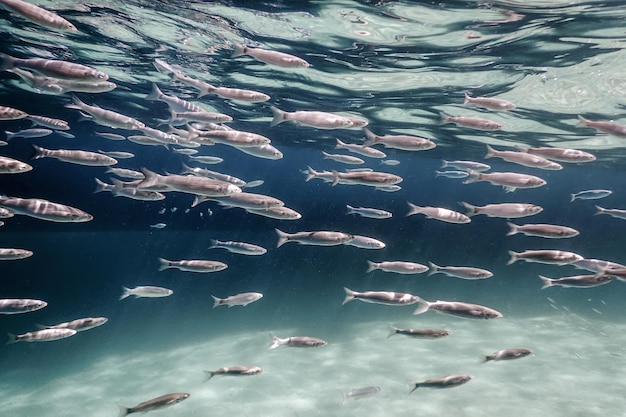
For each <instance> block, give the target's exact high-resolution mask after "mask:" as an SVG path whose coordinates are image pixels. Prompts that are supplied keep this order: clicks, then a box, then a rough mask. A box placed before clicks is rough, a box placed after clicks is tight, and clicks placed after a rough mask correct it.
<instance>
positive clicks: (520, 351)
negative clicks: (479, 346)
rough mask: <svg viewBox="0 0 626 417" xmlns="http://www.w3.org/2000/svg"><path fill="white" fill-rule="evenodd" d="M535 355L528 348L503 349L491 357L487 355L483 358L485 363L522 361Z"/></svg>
mask: <svg viewBox="0 0 626 417" xmlns="http://www.w3.org/2000/svg"><path fill="white" fill-rule="evenodd" d="M533 353H534V352H533V351H532V350H531V349H526V348H514V349H503V350H499V351H497V352H494V353H492V354H491V355H485V356H484V357H483V363H484V362H489V361H508V360H512V359H520V358H525V357H526V356H530V355H532V354H533Z"/></svg>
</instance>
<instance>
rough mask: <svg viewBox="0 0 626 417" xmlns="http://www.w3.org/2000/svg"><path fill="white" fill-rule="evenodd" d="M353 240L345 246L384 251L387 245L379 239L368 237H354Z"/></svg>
mask: <svg viewBox="0 0 626 417" xmlns="http://www.w3.org/2000/svg"><path fill="white" fill-rule="evenodd" d="M352 237H353V239H352V240H351V241H349V242H346V243H345V245H348V246H354V247H357V248H361V249H384V248H385V247H386V246H387V245H385V242H382V241H380V240H378V239H374V238H372V237H367V236H359V235H352Z"/></svg>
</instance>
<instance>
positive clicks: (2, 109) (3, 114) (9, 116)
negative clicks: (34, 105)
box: [0, 106, 28, 120]
mask: <svg viewBox="0 0 626 417" xmlns="http://www.w3.org/2000/svg"><path fill="white" fill-rule="evenodd" d="M25 117H28V113H26V112H24V111H22V110H18V109H14V108H13V107H7V106H0V120H19V119H23V118H25Z"/></svg>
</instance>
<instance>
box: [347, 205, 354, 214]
mask: <svg viewBox="0 0 626 417" xmlns="http://www.w3.org/2000/svg"><path fill="white" fill-rule="evenodd" d="M346 208H347V209H348V212H347V213H346V214H354V213H355V211H354V207H352V206H351V205H350V204H346Z"/></svg>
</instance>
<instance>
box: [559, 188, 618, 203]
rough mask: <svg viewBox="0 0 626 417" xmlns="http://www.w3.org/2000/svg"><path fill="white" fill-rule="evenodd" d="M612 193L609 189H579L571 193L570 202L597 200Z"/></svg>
mask: <svg viewBox="0 0 626 417" xmlns="http://www.w3.org/2000/svg"><path fill="white" fill-rule="evenodd" d="M611 194H613V191H611V190H586V191H579V192H577V193H573V194H571V196H572V198H571V200H570V202H572V201H574V200H598V199H600V198H605V197H608V196H610V195H611Z"/></svg>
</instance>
